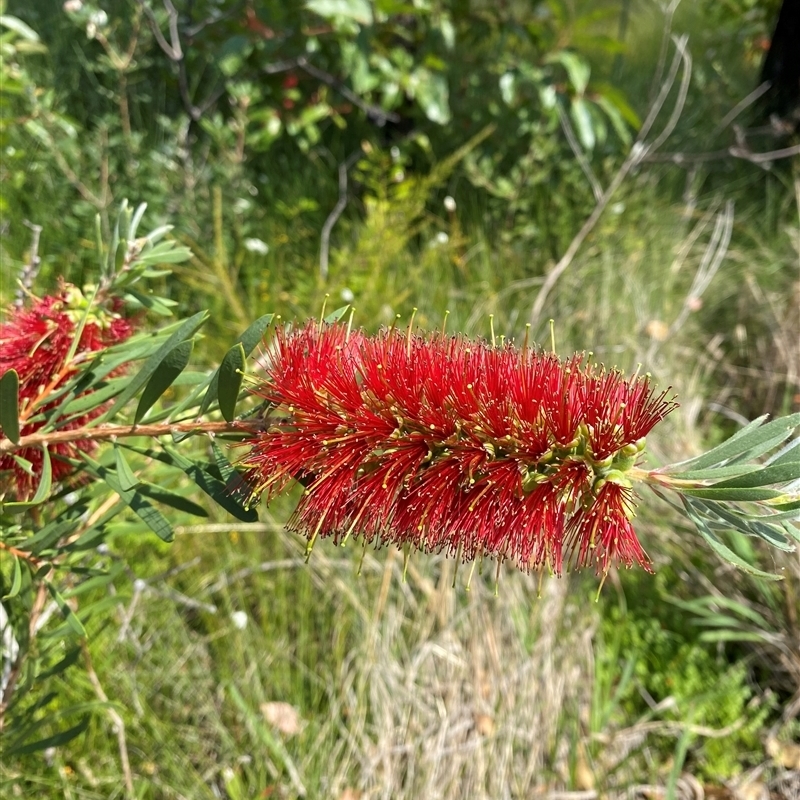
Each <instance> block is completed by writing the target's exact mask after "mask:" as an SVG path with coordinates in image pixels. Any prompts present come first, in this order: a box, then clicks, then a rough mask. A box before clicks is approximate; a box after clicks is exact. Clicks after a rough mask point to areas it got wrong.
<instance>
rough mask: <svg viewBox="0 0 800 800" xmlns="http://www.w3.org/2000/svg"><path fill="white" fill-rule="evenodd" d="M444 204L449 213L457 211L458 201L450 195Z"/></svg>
mask: <svg viewBox="0 0 800 800" xmlns="http://www.w3.org/2000/svg"><path fill="white" fill-rule="evenodd" d="M443 202H444V207H445V210H447V211H449V212H450V213H451V214H452V213H453V212H454V211H455V210H456V201H455V200H454V199H453V198H452V197H450V195H447V197H445V199H444V201H443Z"/></svg>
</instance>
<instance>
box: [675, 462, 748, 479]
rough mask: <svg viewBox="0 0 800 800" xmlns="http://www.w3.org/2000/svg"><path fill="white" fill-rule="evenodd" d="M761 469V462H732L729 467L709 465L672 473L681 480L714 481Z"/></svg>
mask: <svg viewBox="0 0 800 800" xmlns="http://www.w3.org/2000/svg"><path fill="white" fill-rule="evenodd" d="M759 469H761V465H760V464H732V465H730V466H727V467H709V468H708V469H693V470H689V472H678V473H671V474H675V476H676V477H680V479H681V480H687V481H706V480H709V481H713V480H723V479H725V478H733V477H735V476H737V475H746V474H747V473H748V472H756V470H759Z"/></svg>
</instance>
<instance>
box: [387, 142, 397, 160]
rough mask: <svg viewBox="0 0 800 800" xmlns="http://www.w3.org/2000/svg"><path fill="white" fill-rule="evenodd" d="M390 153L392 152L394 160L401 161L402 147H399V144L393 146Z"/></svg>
mask: <svg viewBox="0 0 800 800" xmlns="http://www.w3.org/2000/svg"><path fill="white" fill-rule="evenodd" d="M389 153H390V154H391V156H392V161H399V159H400V148H399V147H398V146H397V145H395V146H394V147H393V148H392V149H391V150H390V151H389Z"/></svg>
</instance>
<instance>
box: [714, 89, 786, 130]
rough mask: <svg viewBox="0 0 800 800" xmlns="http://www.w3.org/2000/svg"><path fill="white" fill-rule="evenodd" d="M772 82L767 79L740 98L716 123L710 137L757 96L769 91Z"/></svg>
mask: <svg viewBox="0 0 800 800" xmlns="http://www.w3.org/2000/svg"><path fill="white" fill-rule="evenodd" d="M771 85H772V84H771V83H770V82H769V81H764V83H762V84H761V85H760V86H758V87H756V88H755V89H753V91H752V92H750V94H748V95H747V96H746V97H744V98H742V99H741V100H740V101H739V102H738V103H737V104H736V105H735V106H734V107H733V108H732V109H731V110H730V111H729V112H728V113H727V114H726V115H725V116H724V117H723V118H722V121H721V122H720V123H719V125H717V127H716V128H714V130H713V131H712V133H711V138H712V139H713V138H714V137H715V136H718V135H719V134H720V133H722V131H724V130H725V128H727V127H728V125H730V124H731V122H733V121H734V120H735V119H736V118H737V117H738V116H739V115H740V114H741V113H742V112H743V111H744V110H745V109H747V108H750V106H751V105H753V103H755V102H756V100H758V98H759V97H762V96H763V95H764V94H765V93H766V92H768V91H769V88H770V86H771Z"/></svg>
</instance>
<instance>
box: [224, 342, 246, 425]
mask: <svg viewBox="0 0 800 800" xmlns="http://www.w3.org/2000/svg"><path fill="white" fill-rule="evenodd" d="M244 362H245V354H244V347H242V343H241V342H239V343H238V344H235V345H234V346H233V347H231V349H230V350H228V352H227V353H225V358H223V359H222V363H221V364H220V365H219V388H218V390H217V400H218V402H219V410H220V412H221V413H222V416H223V417H224V418H225V419H226V420H227V421H228V422H232V421H233V418H234V416H235V415H236V401H237V400H238V399H239V390H240V389H241V388H242V379H243V378H244Z"/></svg>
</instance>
